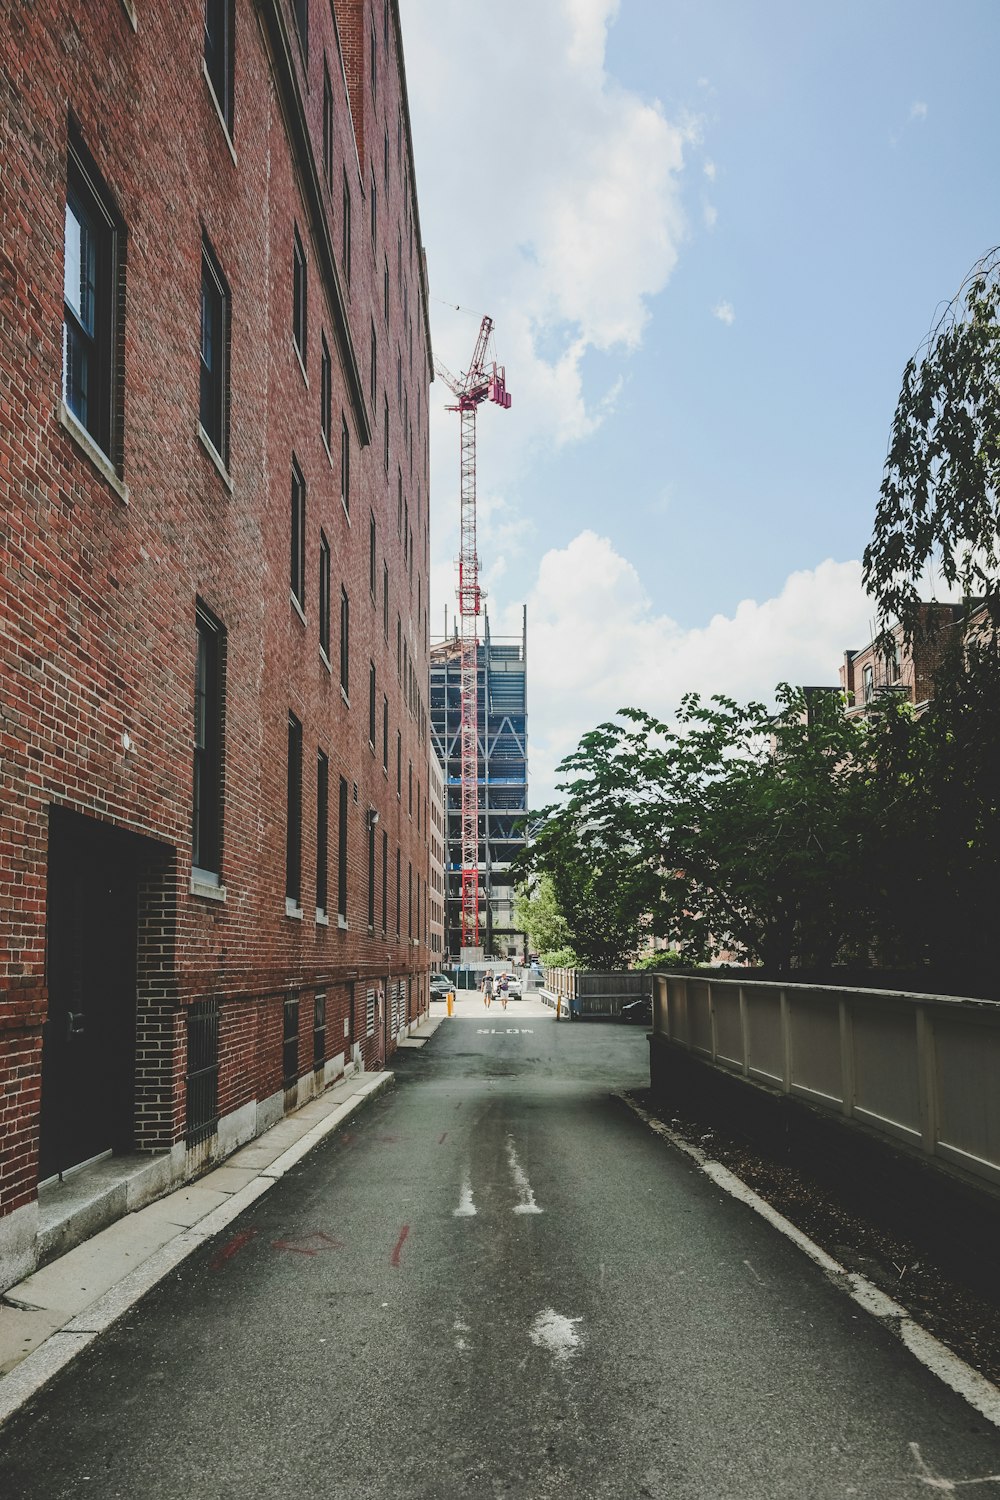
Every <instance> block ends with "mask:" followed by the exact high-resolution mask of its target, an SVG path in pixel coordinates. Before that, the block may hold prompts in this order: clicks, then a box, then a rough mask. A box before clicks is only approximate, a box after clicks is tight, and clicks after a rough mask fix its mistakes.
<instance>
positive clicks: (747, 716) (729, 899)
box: [532, 687, 871, 969]
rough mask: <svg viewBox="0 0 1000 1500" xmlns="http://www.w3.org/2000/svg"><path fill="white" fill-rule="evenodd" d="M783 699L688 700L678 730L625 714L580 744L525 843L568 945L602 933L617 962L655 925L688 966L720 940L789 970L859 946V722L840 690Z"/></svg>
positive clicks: (864, 740) (862, 790)
mask: <svg viewBox="0 0 1000 1500" xmlns="http://www.w3.org/2000/svg"><path fill="white" fill-rule="evenodd" d="M779 701H780V705H781V706H780V709H779V712H778V713H777V714H774V713H772V712H770V711H768V710H767V709H766V708H765V707H764V706H763V705H762V704H760V703H750V704H747V705H742V706H741V705H739V704H737V703H735V702H734V701H733V700H732V699H729V698H723V697H718V698H714V699H712V700H711V702H710V703H705V702H703V701H702V700H701V699H700V698H699V697H698V696H697V695H694V694H692V695H689V696H687V697H686V698H685V699H684V700H683V702H682V704H681V707H680V710H679V712H678V716H677V725H676V727H675V726H671V725H668V724H665V723H663V722H660V721H658V720H656V719H654V718H653V717H652V716H650V715H649V714H646V713H644V712H642V711H641V710H639V709H625V710H622V711H621V713H620V715H619V719H618V721H613V722H610V723H606V724H602V725H600V726H599V727H598V728H597V729H595V730H593V731H592V732H591V733H590V734H587V735H585V736H584V737H583V739H582V740H581V742H580V745H579V747H578V749H577V750H576V751H575V752H574V753H573V754H572V755H571V756H569V757H568V758H567V760H565V761H564V762H563V764H562V766H561V768H560V769H561V771H562V772H563V773H564V775H565V776H566V777H567V778H569V779H568V780H567V781H566V782H565V783H563V790H564V791H565V792H566V794H567V801H566V803H565V805H564V806H563V807H560V808H557V809H549V810H547V815H546V818H545V822H544V824H543V828H542V831H541V833H540V835H539V837H538V839H537V841H536V843H535V845H534V846H533V850H532V857H533V859H534V862H535V867H536V868H537V869H541V870H545V871H547V872H548V873H550V874H551V875H552V878H553V882H554V885H555V889H556V891H557V894H558V896H559V900H560V903H561V905H562V907H563V909H564V911H565V912H566V913H567V916H568V917H569V920H570V923H571V926H572V928H573V933H574V938H575V944H576V947H577V949H578V951H580V952H583V951H585V945H584V934H587V936H588V940H589V947H590V948H591V949H593V948H596V947H597V946H598V942H597V940H595V937H594V936H591V935H592V934H602V933H606V936H603V937H602V938H601V939H600V941H601V942H602V943H605V944H606V945H607V948H608V949H609V950H614V952H615V953H616V954H617V955H618V956H619V957H621V958H624V957H626V956H631V955H634V953H635V951H636V949H637V948H638V946H639V943H640V941H641V939H642V937H643V936H644V935H645V934H646V933H647V932H649V931H650V930H654V931H656V932H657V934H659V935H662V936H664V937H666V938H668V940H670V941H671V942H673V943H674V944H675V945H676V946H677V947H679V948H680V949H681V951H682V952H683V953H684V954H685V955H687V956H688V958H689V959H691V960H698V959H705V958H708V957H711V956H712V954H713V952H715V951H716V950H717V949H718V948H720V947H726V948H731V949H735V950H736V951H737V952H739V953H741V954H742V955H744V956H745V957H747V958H749V959H755V960H759V961H761V962H763V963H765V964H767V965H769V966H773V967H774V968H776V969H785V968H788V967H789V966H792V965H795V964H800V965H801V964H810V965H814V964H828V963H829V962H830V961H831V960H832V959H833V957H834V956H835V955H836V954H837V953H838V952H839V951H840V950H842V949H843V948H844V947H845V945H847V946H850V945H851V944H855V945H856V944H857V943H858V942H859V941H862V940H863V933H864V931H865V927H866V913H865V911H864V909H863V905H862V904H861V902H860V901H859V895H858V893H859V892H860V891H861V889H862V887H861V885H860V883H859V882H858V880H857V878H856V877H857V872H858V865H859V859H860V854H861V847H862V840H863V830H864V828H865V805H866V799H867V796H868V788H869V786H870V784H871V777H870V775H869V773H868V765H867V751H868V740H869V736H868V731H867V728H866V726H865V725H863V724H858V723H857V722H852V721H849V720H847V719H846V718H845V716H844V714H843V710H842V704H841V702H840V699H839V695H836V694H829V695H820V696H819V697H818V698H814V699H812V700H811V701H810V703H809V705H807V704H806V701H805V699H804V697H803V696H802V695H801V694H797V693H795V692H793V691H792V690H791V689H790V688H788V687H782V688H781V689H780V690H779ZM622 721H623V722H622ZM588 957H590V954H589V953H588Z"/></svg>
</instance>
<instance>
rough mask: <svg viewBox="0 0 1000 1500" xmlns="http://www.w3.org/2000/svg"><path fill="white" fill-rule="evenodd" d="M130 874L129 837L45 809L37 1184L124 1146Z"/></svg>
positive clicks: (130, 1035) (133, 877) (134, 892)
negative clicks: (44, 1000)
mask: <svg viewBox="0 0 1000 1500" xmlns="http://www.w3.org/2000/svg"><path fill="white" fill-rule="evenodd" d="M137 877H138V864H137V858H136V850H135V840H133V839H132V838H131V837H130V836H129V835H128V834H124V833H120V832H119V831H118V830H116V829H112V828H109V827H107V825H104V824H99V823H96V822H94V821H93V820H90V819H87V818H83V817H78V816H77V815H75V814H72V813H66V812H63V811H62V810H61V809H53V810H52V813H51V815H50V822H49V862H48V904H47V912H46V917H47V982H48V991H49V1008H48V1016H47V1019H46V1022H45V1030H44V1038H43V1045H42V1111H41V1143H40V1160H39V1177H40V1178H42V1179H45V1178H47V1177H51V1176H53V1175H54V1174H55V1173H57V1172H63V1171H65V1170H66V1169H67V1168H69V1167H72V1166H76V1165H77V1164H78V1163H79V1162H83V1161H88V1160H89V1159H90V1158H91V1157H94V1156H98V1155H100V1154H101V1153H102V1152H105V1151H109V1150H114V1151H123V1150H128V1149H129V1148H130V1146H131V1144H132V1117H133V1094H134V1085H133V1070H134V1063H133V1058H134V1050H135V1001H136V947H137V928H138V879H137Z"/></svg>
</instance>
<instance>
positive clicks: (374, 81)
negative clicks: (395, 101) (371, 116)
mask: <svg viewBox="0 0 1000 1500" xmlns="http://www.w3.org/2000/svg"><path fill="white" fill-rule="evenodd" d="M369 59H370V61H369V76H370V78H371V84H372V98H373V99H374V98H375V96H376V93H377V92H378V84H377V79H378V71H377V69H376V67H375V10H374V7H373V8H372V18H371V46H370V49H369Z"/></svg>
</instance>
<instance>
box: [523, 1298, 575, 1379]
mask: <svg viewBox="0 0 1000 1500" xmlns="http://www.w3.org/2000/svg"><path fill="white" fill-rule="evenodd" d="M582 1322H583V1319H582V1318H566V1317H563V1315H562V1313H557V1312H556V1311H555V1309H554V1308H552V1307H547V1308H545V1310H544V1312H540V1313H539V1314H538V1316H537V1317H536V1318H535V1321H534V1322H533V1323H532V1325H531V1327H530V1328H529V1330H528V1337H529V1338H530V1340H531V1342H532V1343H533V1344H534V1345H535V1347H536V1348H538V1349H545V1350H546V1351H547V1353H549V1354H551V1355H552V1358H553V1359H554V1360H555V1362H556V1364H557V1365H565V1364H568V1363H569V1361H570V1360H571V1359H572V1358H573V1355H574V1354H575V1353H576V1352H577V1350H578V1349H579V1347H580V1344H581V1343H582V1341H583V1336H582V1334H579V1333H577V1331H576V1326H575V1325H576V1324H577V1323H582Z"/></svg>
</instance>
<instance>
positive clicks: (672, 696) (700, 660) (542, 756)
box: [496, 531, 874, 807]
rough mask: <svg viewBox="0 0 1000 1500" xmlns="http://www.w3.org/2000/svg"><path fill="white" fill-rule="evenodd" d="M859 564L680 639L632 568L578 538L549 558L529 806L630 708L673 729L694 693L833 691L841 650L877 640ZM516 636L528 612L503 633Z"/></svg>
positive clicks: (535, 608) (540, 588) (531, 651)
mask: <svg viewBox="0 0 1000 1500" xmlns="http://www.w3.org/2000/svg"><path fill="white" fill-rule="evenodd" d="M873 617H874V612H873V608H872V605H871V602H870V601H869V600H868V599H866V598H865V595H864V593H863V590H862V588H861V565H860V563H859V562H856V561H855V562H845V563H838V562H833V561H831V560H827V561H826V562H822V563H820V564H819V566H818V567H816V568H812V569H806V570H803V571H801V572H796V573H793V574H791V576H790V577H789V578H788V579H787V580H786V582H785V584H784V587H783V588H782V590H781V592H780V593H779V594H778V595H777V597H776V598H773V599H766V600H763V601H757V600H754V599H745V600H743V601H742V603H741V604H739V606H738V607H737V609H736V611H735V612H734V614H733V615H732V616H725V615H721V614H717V615H715V616H713V617H712V618H711V619H710V620H709V621H708V623H707V624H705V625H704V626H701V627H699V628H697V629H687V630H685V629H683V628H682V627H681V626H679V625H678V624H677V623H676V622H675V621H674V620H672V619H670V617H669V616H668V615H665V614H657V613H656V611H655V609H654V607H653V605H652V603H651V601H650V598H649V596H648V594H647V593H646V590H645V589H644V587H643V584H642V581H641V579H640V577H639V574H638V572H637V571H636V569H635V568H634V567H633V566H632V564H631V563H630V562H629V561H628V560H627V559H626V558H624V557H622V556H621V555H620V554H619V553H617V552H616V551H615V549H614V547H613V546H612V544H611V542H610V541H609V540H608V539H607V538H606V537H600V536H597V535H596V534H595V533H594V532H592V531H584V532H581V533H580V535H579V536H577V537H575V538H574V539H573V541H571V542H570V543H569V545H568V546H566V547H564V548H560V549H556V550H552V551H550V552H547V553H546V554H545V556H544V557H543V558H542V560H541V564H540V567H539V572H538V580H537V583H536V584H535V587H534V589H533V590H532V591H531V592H530V594H529V595H528V672H529V678H528V691H529V726H530V731H531V744H530V777H531V788H530V797H531V802H532V805H533V806H536V807H537V806H541V805H542V803H543V802H546V801H548V800H550V798H551V797H552V795H553V787H554V783H555V767H556V765H557V764H558V762H559V761H560V760H561V759H562V758H563V756H565V755H567V754H568V753H569V752H570V751H571V750H572V749H574V748H575V746H576V744H577V743H578V741H579V738H580V736H581V734H583V733H585V732H586V731H587V730H588V729H592V728H593V727H594V725H596V724H598V723H600V722H601V721H602V720H604V719H607V718H610V717H611V716H612V715H613V714H614V713H615V712H616V711H617V710H618V709H619V708H622V707H625V706H627V705H635V706H637V707H641V708H645V709H648V710H649V711H650V712H651V713H654V714H657V715H659V716H660V717H662V718H665V719H668V718H670V717H671V715H672V714H673V713H674V712H675V710H676V708H677V706H678V704H679V702H680V699H681V697H682V696H683V694H684V693H686V692H689V691H696V692H699V693H701V694H703V695H705V696H709V695H711V694H713V693H728V694H731V695H732V696H733V697H735V698H737V699H742V700H748V699H750V698H759V699H761V700H763V701H765V702H766V701H770V700H771V699H772V697H773V692H774V688H775V687H776V685H777V684H778V683H779V682H781V681H789V682H792V683H793V684H799V685H806V684H810V685H823V684H829V685H835V684H836V683H837V680H838V678H837V670H838V667H839V665H840V663H841V661H842V659H843V652H844V650H845V649H847V648H849V647H853V648H859V647H861V646H863V645H865V644H867V642H868V640H869V639H870V638H871V626H872V622H873ZM517 629H519V611H514V610H510V611H509V612H508V613H507V615H506V617H500V618H498V620H497V623H496V630H497V633H502V632H503V631H504V630H508V631H511V632H513V631H515V630H517Z"/></svg>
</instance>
